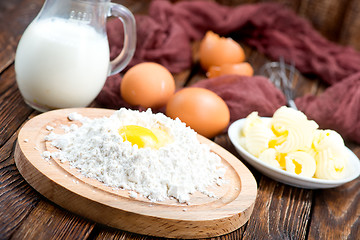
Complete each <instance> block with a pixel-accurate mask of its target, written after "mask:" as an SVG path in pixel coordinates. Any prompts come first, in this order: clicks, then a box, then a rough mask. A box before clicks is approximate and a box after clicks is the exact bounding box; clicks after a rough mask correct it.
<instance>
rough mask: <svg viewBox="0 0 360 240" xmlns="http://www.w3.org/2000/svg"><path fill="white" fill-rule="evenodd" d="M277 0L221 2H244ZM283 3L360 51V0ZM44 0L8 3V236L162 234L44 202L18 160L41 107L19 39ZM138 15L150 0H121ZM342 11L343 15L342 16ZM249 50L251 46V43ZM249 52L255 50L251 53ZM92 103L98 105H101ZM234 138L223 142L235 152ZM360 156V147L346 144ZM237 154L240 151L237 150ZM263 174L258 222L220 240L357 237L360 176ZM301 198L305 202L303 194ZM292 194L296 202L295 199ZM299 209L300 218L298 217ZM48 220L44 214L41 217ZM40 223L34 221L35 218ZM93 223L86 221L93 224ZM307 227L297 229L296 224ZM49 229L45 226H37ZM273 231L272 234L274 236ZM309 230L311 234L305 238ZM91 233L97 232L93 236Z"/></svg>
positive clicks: (189, 78) (4, 115)
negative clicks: (338, 180) (20, 142)
mask: <svg viewBox="0 0 360 240" xmlns="http://www.w3.org/2000/svg"><path fill="white" fill-rule="evenodd" d="M268 1H269V0H218V2H221V3H222V4H225V5H229V6H236V5H239V4H244V3H256V2H268ZM273 1H275V2H280V3H283V4H285V5H287V6H289V7H290V8H292V9H294V10H295V11H296V12H298V13H299V14H300V15H301V16H302V17H304V18H306V19H308V20H309V21H310V22H311V23H312V24H313V26H315V28H316V29H317V30H319V31H320V32H321V33H322V34H323V35H324V36H326V37H328V38H329V39H331V40H335V41H337V42H340V43H341V44H343V45H350V46H352V47H355V48H356V49H357V50H360V41H359V37H360V36H359V34H360V32H359V29H360V2H359V1H358V0H344V1H338V0H327V1H326V0H321V1H317V2H316V1H309V0H294V1H292V0H273ZM43 2H44V0H12V1H5V0H4V1H0V73H1V75H0V209H1V214H0V222H1V225H0V239H10V238H12V239H24V238H25V236H28V237H33V238H35V239H36V238H37V237H38V238H43V239H47V238H49V239H51V236H56V237H57V238H60V239H61V238H62V239H65V238H68V239H69V238H71V239H121V240H123V239H137V240H140V239H146V240H148V239H156V238H154V237H149V236H145V235H138V234H133V233H129V232H125V231H119V230H116V229H112V228H109V227H106V226H103V225H100V224H93V222H91V221H86V220H85V219H84V218H80V217H77V216H75V215H73V214H70V213H69V212H67V211H66V210H63V209H61V208H59V207H58V206H56V205H54V204H53V203H50V202H48V201H47V200H44V199H43V198H42V197H41V195H40V194H38V193H37V192H36V191H34V190H33V189H32V188H31V187H30V185H28V184H27V183H26V182H25V180H24V179H23V178H22V177H21V176H20V174H19V172H18V171H17V169H16V167H15V165H14V160H13V153H12V151H13V149H14V146H15V142H16V131H17V130H18V128H19V127H20V126H21V124H22V123H23V122H24V121H26V119H27V116H29V115H30V114H32V113H34V112H33V111H32V110H31V109H30V108H28V107H27V106H26V105H25V103H23V101H22V100H21V96H20V94H19V92H18V90H17V87H16V84H15V80H14V79H15V77H14V76H15V75H14V68H13V66H12V63H13V60H14V56H15V49H16V45H17V41H18V40H19V38H20V36H21V34H22V31H23V30H24V29H25V27H26V26H27V24H29V23H30V21H31V20H32V18H33V17H35V16H36V14H37V12H38V10H39V9H40V7H41V5H42V3H43ZM113 2H119V3H121V4H123V5H125V6H127V7H129V8H130V10H132V11H133V12H134V13H141V14H146V12H147V8H148V5H149V3H150V1H130V0H113ZM341 15H342V16H341ZM244 47H245V48H246V46H244ZM248 54H249V55H248ZM248 54H247V56H248V61H249V62H251V63H252V64H253V66H254V69H255V70H256V69H257V68H258V67H260V66H261V65H262V64H263V63H265V62H266V61H267V58H266V57H265V56H263V55H261V54H259V53H257V52H256V51H255V50H253V49H250V51H249V52H248ZM203 77H204V73H201V72H200V70H199V66H198V65H196V64H195V65H194V68H193V69H190V70H189V71H188V72H185V73H183V74H182V73H181V74H180V76H179V77H175V78H177V79H179V80H178V81H177V87H181V86H183V85H185V84H186V83H188V82H189V83H195V82H196V81H198V80H200V79H203ZM322 89H323V87H322V86H321V85H320V84H318V81H317V80H316V79H306V80H305V81H304V82H302V83H301V85H300V86H299V89H298V90H299V92H300V93H299V94H300V95H302V94H305V93H311V94H314V95H316V94H319V93H321V92H322ZM92 106H97V105H96V103H93V104H92ZM226 138H227V136H226V135H223V136H218V137H217V138H215V142H217V143H219V144H220V145H221V146H223V147H225V148H226V149H228V150H230V151H231V146H228V143H229V142H227V141H228V139H226ZM346 145H347V146H348V147H350V148H351V149H352V150H353V151H354V153H355V154H356V155H357V156H358V157H360V147H359V145H357V144H354V143H346ZM235 156H237V155H235ZM251 171H252V172H253V173H254V175H255V176H258V177H257V179H258V183H259V190H258V199H257V201H256V205H255V209H254V212H253V215H252V217H251V218H250V221H249V222H248V223H247V224H245V225H244V226H243V227H241V228H240V229H238V230H236V231H234V232H232V233H230V234H227V235H224V236H221V237H216V238H212V239H219V240H220V239H223V240H224V239H227V240H235V239H236V240H237V239H242V238H243V236H244V238H245V239H357V238H358V236H359V235H360V233H359V230H358V229H359V220H358V217H359V216H360V213H359V209H360V206H359V200H360V199H359V194H360V193H359V190H358V189H359V187H360V186H359V180H356V181H354V182H351V183H349V184H346V185H345V186H344V187H343V188H337V189H330V190H315V191H310V192H307V191H305V190H304V191H302V190H300V189H297V188H288V187H285V185H282V184H277V183H276V182H274V181H272V180H270V179H268V178H266V177H262V176H261V174H259V173H258V172H256V171H255V170H253V169H252V170H251ZM297 198H299V201H298V200H297ZM289 199H290V200H289ZM295 214H297V215H298V216H299V217H298V218H296V217H295ZM39 216H41V217H40V218H44V220H41V219H40V220H37V219H36V218H37V217H39ZM33 221H34V223H35V224H34V225H32V222H33ZM85 222H86V224H85ZM297 227H298V228H299V229H298V230H296V228H297ZM36 228H38V229H39V231H41V232H43V233H40V232H37V229H36ZM270 230H271V234H269V232H270ZM304 231H305V232H306V234H308V235H305V236H304ZM89 233H90V235H89Z"/></svg>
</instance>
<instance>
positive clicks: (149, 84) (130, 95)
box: [120, 62, 175, 108]
mask: <svg viewBox="0 0 360 240" xmlns="http://www.w3.org/2000/svg"><path fill="white" fill-rule="evenodd" d="M120 92H121V96H122V98H123V99H124V100H125V101H126V102H127V103H129V104H131V105H133V106H142V107H145V108H160V107H162V106H165V105H166V103H167V101H168V100H169V98H170V97H171V96H172V95H173V94H174V92H175V80H174V77H173V76H172V74H171V73H170V72H169V71H168V70H167V69H166V68H165V67H164V66H162V65H160V64H158V63H153V62H145V63H140V64H137V65H135V66H133V67H132V68H130V69H129V70H128V71H127V72H126V73H125V74H124V77H123V79H122V81H121V85H120Z"/></svg>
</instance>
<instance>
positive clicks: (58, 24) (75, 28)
mask: <svg viewBox="0 0 360 240" xmlns="http://www.w3.org/2000/svg"><path fill="white" fill-rule="evenodd" d="M108 70H109V46H108V41H107V38H106V35H102V34H100V33H97V32H96V31H95V30H94V29H93V28H91V27H90V26H88V25H85V24H81V23H78V22H72V21H69V20H63V19H60V18H52V19H46V20H40V21H35V22H33V23H32V24H31V25H30V26H29V27H28V28H27V30H26V31H25V33H24V35H23V36H22V38H21V40H20V42H19V45H18V48H17V51H16V59H15V72H16V80H17V84H18V86H19V89H20V92H21V94H22V95H23V97H24V99H25V101H26V102H27V103H28V104H30V105H32V106H33V107H34V105H35V108H38V109H39V108H40V110H41V109H42V110H49V109H54V108H67V107H85V106H87V105H88V104H90V103H91V102H92V101H93V100H94V99H95V97H96V96H97V94H98V93H99V92H100V90H101V88H102V87H103V85H104V83H105V80H106V77H107V75H108Z"/></svg>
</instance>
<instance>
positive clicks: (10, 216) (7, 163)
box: [0, 134, 39, 239]
mask: <svg viewBox="0 0 360 240" xmlns="http://www.w3.org/2000/svg"><path fill="white" fill-rule="evenodd" d="M16 137H17V134H13V135H12V136H11V138H10V139H9V140H8V141H7V142H6V143H5V144H4V145H3V146H2V147H1V148H0V209H1V214H0V223H1V224H0V239H8V238H10V236H12V234H13V233H14V232H15V231H16V230H17V228H18V227H19V226H20V225H21V224H22V221H23V220H24V219H26V217H27V216H28V214H29V213H30V212H31V211H32V209H33V208H34V207H35V206H36V205H37V203H38V202H39V195H38V194H37V193H36V192H35V191H34V190H33V189H32V188H31V187H30V185H29V184H27V183H26V182H25V180H24V178H23V177H22V176H21V175H20V173H19V172H18V170H17V168H16V166H15V162H14V156H13V150H14V145H15V142H16Z"/></svg>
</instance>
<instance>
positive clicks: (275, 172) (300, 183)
mask: <svg viewBox="0 0 360 240" xmlns="http://www.w3.org/2000/svg"><path fill="white" fill-rule="evenodd" d="M261 119H263V120H264V121H270V120H271V118H267V117H262V118H261ZM245 120H246V119H245V118H243V119H239V120H237V121H235V122H234V123H232V124H231V125H230V127H229V129H228V135H229V138H230V141H231V143H232V144H233V145H234V147H235V149H236V151H237V152H238V153H239V154H240V155H241V156H242V157H243V158H244V159H245V160H246V161H247V162H248V163H249V164H251V165H252V166H253V167H254V168H256V169H257V170H258V171H259V172H261V173H263V174H264V175H266V176H268V177H270V178H272V179H274V180H276V181H279V182H282V183H285V184H288V185H290V186H294V187H300V188H306V189H320V188H334V187H338V186H340V185H342V184H345V183H347V182H350V181H352V180H354V179H356V178H357V177H358V176H359V175H360V162H359V158H358V157H357V156H356V155H355V154H354V153H353V152H352V151H351V150H350V149H349V148H346V149H347V151H348V152H349V156H350V157H349V159H348V164H349V165H350V166H351V167H349V168H347V169H348V172H347V173H346V176H347V177H346V178H343V179H338V180H326V179H318V178H310V177H303V176H299V175H296V174H294V173H290V172H287V171H285V170H282V169H278V168H275V167H273V166H271V165H269V164H267V163H266V162H263V161H261V160H260V159H258V158H257V157H255V156H253V155H252V154H251V153H249V152H248V151H246V150H245V149H244V148H243V147H242V146H241V145H240V143H239V138H240V131H241V129H242V128H243V126H244V124H245Z"/></svg>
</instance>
